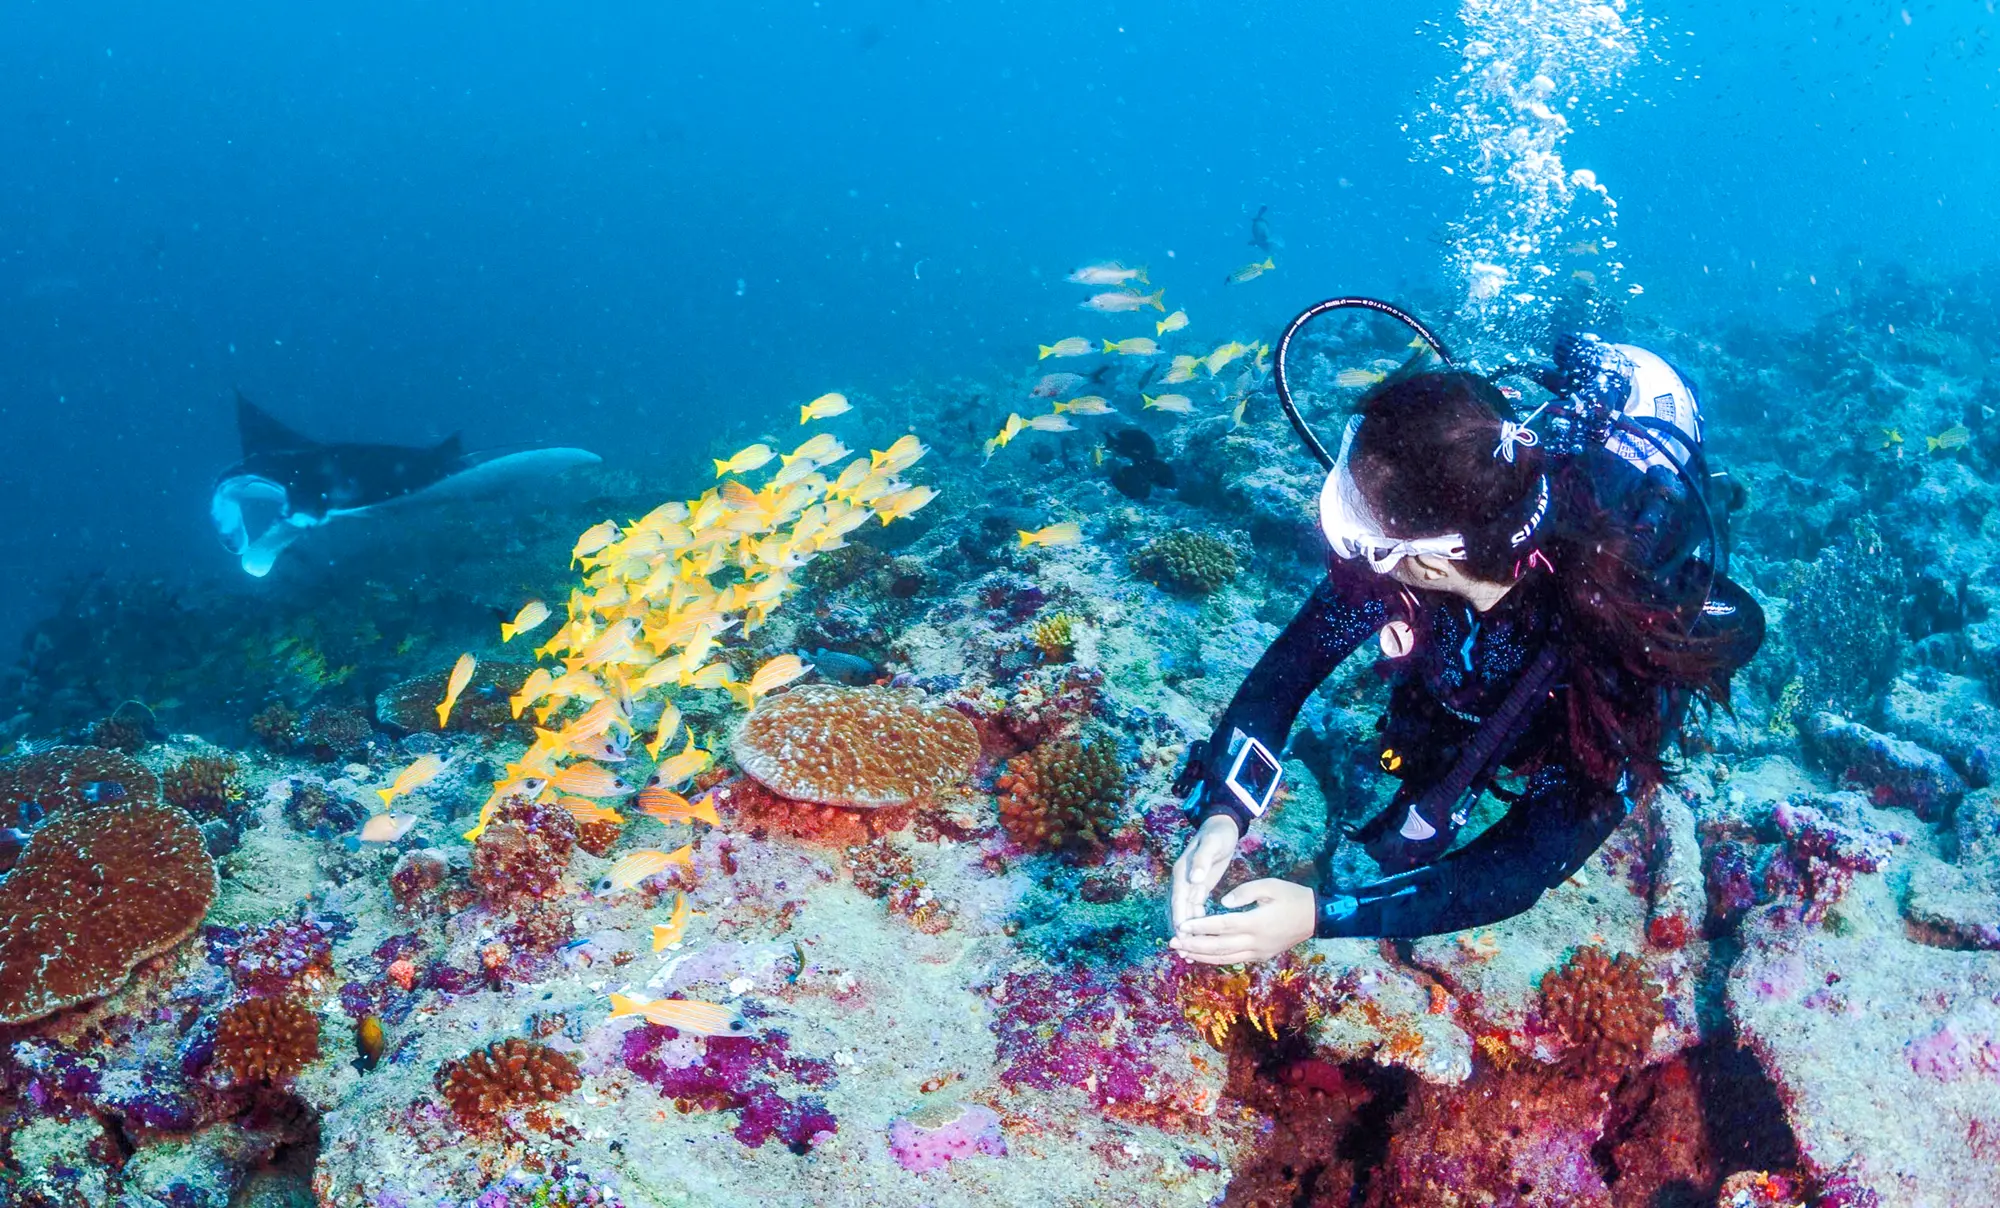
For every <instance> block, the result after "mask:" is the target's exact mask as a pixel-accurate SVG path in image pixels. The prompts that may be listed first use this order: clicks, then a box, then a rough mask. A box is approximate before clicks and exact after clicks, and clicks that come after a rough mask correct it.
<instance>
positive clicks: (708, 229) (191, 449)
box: [0, 0, 2000, 644]
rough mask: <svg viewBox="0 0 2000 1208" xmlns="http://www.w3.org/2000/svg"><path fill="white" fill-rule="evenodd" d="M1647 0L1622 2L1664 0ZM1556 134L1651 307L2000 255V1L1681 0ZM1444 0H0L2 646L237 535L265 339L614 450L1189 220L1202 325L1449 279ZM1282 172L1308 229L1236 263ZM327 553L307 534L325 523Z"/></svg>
mask: <svg viewBox="0 0 2000 1208" xmlns="http://www.w3.org/2000/svg"><path fill="white" fill-rule="evenodd" d="M1639 12H1640V10H1638V9H1636V8H1635V9H1634V10H1632V13H1633V14H1637V13H1639ZM1643 20H1644V21H1645V22H1646V23H1647V25H1648V34H1647V39H1646V53H1645V54H1644V55H1643V56H1642V57H1641V59H1640V61H1638V62H1637V63H1635V64H1634V65H1633V66H1632V67H1631V68H1630V69H1629V71H1628V72H1627V74H1626V76H1625V79H1624V82H1623V84H1622V85H1621V86H1620V88H1619V90H1618V92H1617V94H1616V95H1614V96H1611V97H1606V98H1600V99H1599V100H1598V101H1597V103H1596V104H1595V106H1594V108H1595V111H1596V113H1597V116H1598V118H1599V119H1600V122H1599V124H1598V125H1595V126H1591V127H1585V128H1583V129H1582V130H1580V132H1579V133H1578V134H1577V135H1576V136H1575V137H1574V138H1573V139H1572V140H1571V141H1570V142H1569V144H1568V145H1567V147H1566V148H1565V158H1566V160H1568V161H1569V163H1570V164H1571V165H1572V166H1577V167H1589V168H1591V169H1593V170H1594V171H1596V172H1597V174H1598V176H1599V177H1600V179H1602V180H1603V181H1604V182H1605V184H1606V185H1608V186H1609V188H1610V189H1611V191H1612V192H1613V194H1614V195H1616V196H1617V197H1618V198H1619V200H1620V211H1621V221H1620V229H1619V235H1618V237H1619V240H1620V243H1621V251H1622V253H1623V254H1624V256H1625V260H1626V263H1627V264H1628V266H1629V267H1628V268H1627V270H1626V274H1625V280H1627V281H1629V282H1634V283H1640V284H1643V286H1644V288H1645V290H1646V293H1645V295H1644V296H1643V297H1642V298H1640V299H1637V300H1635V301H1634V302H1633V305H1634V306H1635V307H1645V308H1649V309H1651V310H1652V311H1653V312H1654V313H1656V314H1658V315H1659V316H1660V317H1662V318H1665V319H1667V320H1668V321H1670V322H1678V323H1691V322H1694V321H1696V320H1697V319H1699V318H1700V317H1701V316H1702V315H1703V314H1705V313H1710V314H1724V315H1744V316H1766V317H1768V318H1769V319H1770V320H1771V321H1773V322H1782V323H1795V322H1798V321H1801V320H1802V319H1804V318H1805V317H1808V316H1810V315H1812V314H1815V313H1818V312H1820V311H1822V310H1824V309H1826V308H1828V307H1830V306H1833V305H1836V304H1837V299H1836V298H1834V297H1833V296H1832V292H1831V291H1832V290H1833V289H1834V288H1837V287H1838V286H1839V285H1840V284H1841V282H1843V281H1844V280H1845V279H1846V276H1847V275H1848V274H1850V273H1851V272H1852V271H1853V269H1854V267H1855V265H1856V264H1857V262H1859V263H1860V264H1861V265H1862V266H1864V267H1865V266H1869V265H1872V264H1880V263H1884V262H1887V261H1890V260H1900V261H1903V262H1906V263H1909V264H1911V265H1912V266H1916V267H1920V268H1927V269H1931V270H1936V271H1944V272H1949V271H1951V270H1953V269H1955V268H1962V267H1971V266H1975V265H1979V264H1983V263H1986V262H1988V261H1990V260H1992V259H1993V258H1994V257H1995V255H1996V239H2000V224H1996V222H1995V221H1994V216H1995V215H1996V214H2000V108H1996V105H2000V91H1997V90H1996V85H2000V50H1996V49H1995V46H1994V43H1995V40H1996V38H2000V18H1996V16H1995V15H1994V13H1993V12H1992V6H1991V4H1990V3H1987V2H1985V0H1951V2H1945V0H1940V2H1938V3H1931V4H1912V5H1910V6H1909V7H1907V8H1905V7H1903V6H1901V5H1899V4H1894V3H1891V4H1873V3H1870V4H1852V3H1848V4H1813V5H1778V4H1759V5H1748V6H1746V5H1741V4H1723V3H1718V2H1715V0H1676V2H1673V3H1666V2H1661V3H1656V4H1652V5H1648V6H1646V7H1645V8H1644V10H1643ZM1457 27H1458V17H1457V12H1456V8H1455V6H1453V5H1448V4H1442V3H1436V2H1435V0H1420V2H1419V3H1415V4H1409V5H1386V4H1371V5H1360V4H1345V3H1336V4H1326V3H1320V4H1307V5H1277V4H1263V3H1248V4H1246V3H1224V2H1220V0H1194V2H1187V3H1179V4H1172V5H1162V4H1157V3H1147V4H1141V3H1131V2H1122V0H1119V2H1114V0H1062V2H1061V3H1056V2H1053V0H1032V2H1027V0H1015V2H998V3H981V4H959V3H944V2H941V0H859V2H848V0H822V2H820V3H813V2H811V0H785V2H781V3H738V4H728V5H695V4H687V3H667V2H662V3H653V4H643V5H641V4H630V3H605V4H595V5H552V4H541V5H534V4H521V3H486V4H478V5H465V4H442V3H398V4H379V3H350V4H341V5H329V4H319V3H301V4H294V5H285V6H269V5H256V6H252V5H242V4H232V3H213V4H202V5H191V4H181V3H170V2H161V0H154V2H152V3H147V4H103V3H89V2H84V3H78V2H75V0H64V2H62V3H26V2H23V0H8V2H6V3H5V4H4V5H0V581H3V582H4V583H5V585H6V586H5V590H4V592H0V644H11V643H12V642H13V641H15V640H16V635H17V634H18V632H19V629H20V627H21V626H22V625H23V624H24V623H25V622H26V621H27V620H29V619H31V618H32V617H33V616H34V615H35V614H36V612H37V611H38V610H40V609H43V608H46V607H47V602H48V600H49V597H50V595H51V594H52V592H53V589H54V587H55V585H57V584H58V583H60V581H61V580H62V578H63V577H64V576H65V575H68V574H71V573H75V572H77V571H83V570H89V569H94V568H109V569H112V570H114V571H119V572H135V573H155V572H160V573H167V574H170V575H174V576H194V575H219V574H225V573H234V571H233V566H232V564H231V562H230V560H229V559H228V558H227V557H226V555H224V553H223V552H222V550H221V549H220V548H219V547H218V546H217V545H216V543H215V541H214V539H213V536H212V534H211V533H210V531H209V529H208V526H207V520H206V513H205V509H206V501H207V492H208V489H209V486H210V484H211V483H212V481H213V478H214V475H215V473H216V471H217V470H219V469H220V468H222V467H223V466H225V465H226V464H227V463H229V462H230V461H231V460H233V458H234V456H235V432H234V426H233V419H232V415H231V411H230V408H229V406H228V400H229V398H230V392H231V390H232V389H233V388H235V387H241V388H242V389H243V390H245V391H246V392H247V393H248V394H249V395H250V396H251V397H253V398H255V399H258V400H259V401H262V402H264V403H265V404H267V405H268V406H269V407H270V408H271V409H273V410H274V411H276V412H277V413H278V414H280V415H281V416H284V417H285V418H287V419H289V420H291V421H292V422H294V423H296V424H297V425H299V426H301V427H303V428H305V429H306V430H308V431H311V432H314V433H316V434H320V435H324V436H327V437H330V438H332V437H339V438H348V439H357V438H364V439H380V440H392V441H419V440H427V439H435V438H437V437H440V436H443V435H444V434H446V433H448V432H451V431H454V430H461V429H462V430H463V431H464V432H465V433H466V437H467V442H468V444H470V445H472V446H475V447H477V446H481V445H488V444H501V443H511V442H518V441H544V442H561V443H572V444H580V445H584V446H586V447H590V448H594V449H597V450H599V451H601V452H604V453H605V454H607V456H608V457H609V458H610V460H611V461H612V462H613V463H614V464H630V465H640V464H644V463H645V462H646V461H647V460H648V459H657V458H660V457H663V456H672V455H676V454H680V455H685V454H686V453H687V451H688V448H689V446H690V444H693V445H697V446H706V445H707V443H708V442H709V441H710V440H711V439H715V438H718V437H720V436H723V435H725V434H727V435H730V436H731V438H733V437H734V430H735V429H738V428H740V429H742V430H744V431H754V430H755V429H756V428H757V427H758V426H760V425H762V424H764V423H767V422H769V421H770V420H772V419H774V418H777V417H780V416H781V415H782V414H783V413H784V412H785V410H786V409H787V408H790V407H794V406H796V405H797V403H798V402H800V401H803V400H804V399H806V398H810V397H812V396H813V395H815V394H818V393H819V392H821V391H823V390H827V389H848V390H855V391H863V392H866V391H869V390H879V389H885V388H887V387H889V386H892V385H894V384H896V383H898V382H901V381H905V380H909V379H911V378H913V377H915V378H933V379H935V378H943V377H947V376H949V375H952V374H957V373H966V374H973V375H991V374H995V373H1006V374H1014V373H1019V372H1022V371H1023V370H1025V368H1026V367H1027V365H1028V363H1029V362H1031V361H1032V358H1033V344H1034V343H1035V342H1037V341H1047V340H1051V339H1054V338H1057V337H1060V336H1065V335H1071V334H1080V333H1096V332H1098V331H1101V330H1106V326H1105V323H1104V321H1103V320H1101V319H1097V317H1096V316H1089V315H1085V314H1082V313H1081V312H1078V311H1077V310H1076V309H1075V308H1074V306H1075V300H1076V293H1075V290H1074V287H1071V286H1067V285H1062V284H1061V283H1060V277H1061V275H1062V274H1063V273H1064V272H1065V271H1067V270H1068V269H1069V268H1070V267H1072V266H1073V265H1075V264H1077V263H1080V262H1083V261H1085V260H1087V259H1091V258H1099V257H1122V258H1125V259H1126V260H1127V261H1128V262H1133V263H1147V264H1150V265H1151V266H1152V267H1153V271H1154V277H1155V280H1156V282H1158V283H1162V284H1166V285H1167V286H1168V287H1169V289H1170V294H1169V298H1170V300H1171V301H1172V302H1174V303H1178V304H1180V305H1184V306H1186V307H1187V308H1188V309H1189V310H1190V312H1191V313H1193V314H1194V315H1195V316H1196V318H1197V321H1198V323H1200V324H1201V326H1202V327H1203V328H1204V329H1205V330H1212V331H1215V332H1217V333H1218V334H1220V333H1223V332H1225V331H1227V332H1231V333H1235V332H1240V333H1242V334H1245V335H1248V334H1251V333H1253V332H1263V333H1266V334H1268V333H1269V332H1270V331H1272V330H1274V329H1275V328H1276V326H1277V325H1278V324H1280V323H1281V322H1282V321H1283V320H1284V319H1285V318H1286V317H1287V316H1288V315H1289V314H1290V313H1291V312H1292V311H1294V310H1296V309H1297V308H1298V307H1299V306H1301V305H1303V304H1304V303H1306V302H1309V301H1311V300H1313V299H1315V298H1317V297H1320V296H1323V295H1324V294H1327V293H1332V292H1340V291H1375V292H1381V293H1384V294H1388V295H1392V296H1409V295H1412V294H1415V293H1418V292H1421V291H1422V290H1424V289H1426V288H1429V289H1431V290H1433V291H1439V292H1456V291H1457V290H1458V288H1459V287H1458V286H1457V285H1456V284H1455V283H1451V282H1447V281H1443V280H1441V279H1440V273H1441V269H1442V265H1443V263H1444V258H1443V254H1442V253H1443V248H1442V247H1441V246H1440V241H1441V240H1443V239H1444V238H1446V237H1447V234H1448V230H1449V227H1450V224H1451V223H1452V222H1453V221H1454V220H1456V219H1459V218H1461V217H1463V216H1464V214H1465V211H1466V205H1467V201H1466V197H1465V194H1464V192H1463V186H1462V185H1461V183H1460V182H1459V180H1458V179H1456V178H1453V177H1449V176H1446V175H1445V174H1443V173H1442V172H1441V171H1440V170H1439V168H1438V167H1437V165H1436V164H1435V163H1433V162H1429V161H1427V160H1425V159H1423V158H1422V157H1420V156H1418V155H1417V154H1416V152H1417V145H1416V141H1415V138H1414V137H1413V135H1412V134H1411V133H1409V132H1408V131H1406V130H1405V129H1404V126H1405V124H1406V123H1407V122H1408V121H1409V119H1410V118H1411V116H1412V115H1413V114H1414V113H1416V112H1417V111H1418V110H1419V109H1420V108H1421V107H1422V106H1423V105H1425V104H1427V103H1428V102H1429V100H1430V99H1432V98H1433V97H1435V96H1437V95H1438V87H1439V85H1438V83H1437V82H1438V80H1439V79H1440V78H1441V77H1449V76H1450V75H1451V74H1452V73H1453V72H1454V71H1455V70H1456V68H1457V66H1458V59H1457V57H1456V55H1455V54H1454V53H1452V52H1451V51H1450V50H1449V49H1447V48H1446V45H1445V42H1446V35H1447V34H1449V33H1450V32H1451V31H1453V30H1454V29H1456V28H1457ZM1261 204H1268V205H1270V206H1271V208H1272V210H1271V221H1272V226H1273V229H1274V232H1275V233H1276V234H1278V235H1279V236H1280V237H1281V238H1283V239H1284V241H1285V244H1286V246H1285V248H1284V249H1283V250H1282V251H1281V252H1280V253H1279V256H1278V259H1279V262H1280V265H1281V268H1280V270H1279V271H1277V272H1274V273H1272V274H1270V275H1268V276H1267V277H1265V278H1264V279H1262V280H1260V281H1258V282H1255V283H1252V284H1251V285H1249V286H1246V287H1242V288H1236V289H1230V288H1225V287H1224V286H1223V284H1222V279H1223V277H1224V275H1225V274H1227V273H1228V272H1229V271H1230V270H1232V269H1234V268H1236V267H1238V266H1239V265H1241V264H1243V263H1244V262H1246V261H1247V260H1249V259H1251V255H1250V249H1249V248H1248V247H1246V246H1245V240H1246V236H1247V227H1248V222H1249V217H1250V214H1251V213H1252V212H1254V211H1255V209H1256V208H1257V206H1259V205H1261ZM307 556H309V555H307Z"/></svg>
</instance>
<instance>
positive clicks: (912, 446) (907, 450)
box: [868, 432, 930, 474]
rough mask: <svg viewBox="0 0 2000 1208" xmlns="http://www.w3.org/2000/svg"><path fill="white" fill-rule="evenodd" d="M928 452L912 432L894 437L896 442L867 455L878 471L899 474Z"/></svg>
mask: <svg viewBox="0 0 2000 1208" xmlns="http://www.w3.org/2000/svg"><path fill="white" fill-rule="evenodd" d="M928 452H930V450H929V449H927V448H925V447H924V443H923V442H922V441H920V440H918V439H917V434H916V433H914V432H911V433H908V434H906V435H903V436H899V437H897V438H896V443H894V444H892V445H890V446H889V447H888V448H886V449H878V450H876V451H874V452H872V453H870V454H869V455H868V461H869V463H870V464H871V465H873V466H874V467H875V469H876V471H877V472H878V473H882V474H901V473H902V472H903V471H904V470H907V469H909V468H910V467H911V466H913V465H916V464H917V462H918V461H919V460H920V459H921V458H922V457H923V455H924V454H926V453H928Z"/></svg>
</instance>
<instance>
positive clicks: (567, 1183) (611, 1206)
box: [472, 1163, 624, 1208]
mask: <svg viewBox="0 0 2000 1208" xmlns="http://www.w3.org/2000/svg"><path fill="white" fill-rule="evenodd" d="M623 1205H624V1201H623V1200H621V1199H619V1198H618V1193H617V1192H615V1191H613V1190H611V1187H610V1177H609V1176H608V1175H596V1176H590V1175H586V1174H584V1173H583V1172H582V1171H578V1170H573V1169H570V1168H569V1167H568V1166H566V1165H564V1164H562V1163H557V1165H556V1168H555V1169H554V1170H551V1171H546V1172H537V1171H530V1170H521V1169H515V1170H510V1171H508V1172H507V1177H506V1178H504V1179H501V1180H500V1181H499V1182H498V1183H495V1184H494V1185H493V1186H491V1187H488V1188H487V1189H486V1190H484V1191H482V1192H480V1193H479V1198H478V1199H476V1200H474V1201H473V1203H472V1208H623Z"/></svg>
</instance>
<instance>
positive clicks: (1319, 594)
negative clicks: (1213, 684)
mask: <svg viewBox="0 0 2000 1208" xmlns="http://www.w3.org/2000/svg"><path fill="white" fill-rule="evenodd" d="M1364 576H1366V577H1364ZM1383 582H1385V581H1384V580H1381V579H1379V578H1377V577H1376V576H1374V575H1372V574H1368V573H1367V572H1363V571H1359V570H1357V569H1355V568H1353V567H1351V566H1349V565H1347V564H1346V563H1337V564H1335V565H1334V567H1333V569H1332V570H1331V571H1329V572H1328V574H1327V577H1326V578H1325V579H1324V580H1323V581H1322V582H1321V583H1320V585H1319V587H1318V588H1316V589H1314V591H1313V594H1312V596H1311V597H1310V598H1309V599H1307V600H1306V603H1305V606H1304V607H1302V608H1300V609H1299V612H1298V615H1297V616H1295V617H1293V618H1292V622H1291V624H1289V625H1287V626H1285V631H1284V632H1283V633H1281V634H1279V635H1278V638H1277V640H1276V641H1274V642H1272V643H1271V645H1270V646H1269V647H1268V648H1267V649H1266V650H1265V651H1264V655H1263V657H1262V658H1260V659H1258V660H1257V665H1256V666H1255V667H1252V668H1251V669H1250V674H1249V675H1247V676H1245V677H1244V679H1243V685H1242V687H1240V688H1238V689H1237V690H1236V696H1235V698H1234V699H1233V700H1231V701H1230V702H1229V707H1228V708H1227V709H1224V710H1223V711H1222V717H1221V718H1220V720H1218V721H1217V722H1216V724H1215V733H1214V734H1213V735H1212V736H1210V738H1209V741H1208V752H1209V754H1208V767H1207V768H1206V770H1205V773H1204V776H1203V780H1202V784H1203V793H1202V803H1201V807H1200V810H1199V812H1198V813H1197V815H1196V821H1197V823H1200V822H1205V821H1207V820H1208V819H1209V818H1210V817H1213V816H1214V815H1216V814H1227V815H1229V816H1230V817H1232V818H1234V819H1236V829H1237V832H1238V833H1239V834H1247V833H1249V830H1250V812H1249V811H1248V810H1246V809H1244V808H1243V806H1242V804H1241V803H1240V802H1238V801H1237V800H1236V799H1235V797H1234V795H1232V794H1231V793H1230V791H1229V790H1228V788H1226V787H1225V786H1224V785H1223V783H1222V781H1223V777H1224V776H1226V775H1227V774H1228V772H1229V763H1228V758H1229V757H1228V751H1229V740H1230V735H1232V734H1233V733H1235V732H1236V731H1238V730H1241V731H1242V732H1243V733H1244V734H1246V735H1248V736H1250V737H1251V738H1255V739H1256V740H1257V741H1258V742H1261V743H1263V744H1264V745H1265V746H1266V747H1268V748H1270V750H1272V751H1273V752H1281V751H1283V750H1284V747H1285V741H1286V739H1287V737H1289V736H1290V734H1291V732H1292V723H1293V722H1295V721H1297V720H1298V716H1299V710H1300V709H1301V708H1303V707H1304V706H1305V703H1306V697H1308V696H1311V695H1312V693H1313V690H1314V689H1315V688H1318V687H1319V685H1320V682H1321V681H1322V680H1324V679H1326V677H1327V676H1329V675H1331V674H1332V673H1333V669H1334V668H1336V667H1338V666H1340V664H1341V663H1342V662H1343V661H1344V660H1345V659H1346V658H1347V656H1348V655H1350V654H1352V653H1354V649H1355V647H1357V646H1359V645H1360V644H1361V643H1362V641H1363V640H1364V639H1366V638H1367V637H1369V636H1370V635H1371V634H1373V633H1375V632H1376V631H1377V630H1379V629H1381V628H1382V626H1383V625H1384V624H1386V623H1387V622H1388V619H1389V611H1388V605H1387V603H1386V601H1387V598H1388V596H1387V593H1386V592H1385V591H1384V590H1383V587H1382V584H1383Z"/></svg>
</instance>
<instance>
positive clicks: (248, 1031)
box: [215, 998, 319, 1082]
mask: <svg viewBox="0 0 2000 1208" xmlns="http://www.w3.org/2000/svg"><path fill="white" fill-rule="evenodd" d="M317 1060H319V1017H318V1016H316V1015H314V1014H313V1013H312V1008H310V1007H308V1006H306V1005H305V1004H304V1003H302V1002H300V1001H298V1000H297V999H293V998H249V999H245V1000H243V1001H242V1002H238V1003H235V1004H233V1005H232V1006H230V1007H228V1008H226V1009H224V1010H223V1012H222V1015H221V1017H220V1018H219V1019H218V1020H217V1021H216V1025H215V1061H216V1064H218V1065H220V1066H221V1067H222V1068H223V1069H225V1070H228V1071H229V1073H230V1075H231V1076H232V1077H234V1078H235V1079H236V1080H237V1081H238V1082H259V1081H261V1082H284V1081H286V1080H288V1079H290V1078H292V1077H293V1076H295V1075H297V1074H298V1072H299V1071H300V1070H303V1069H305V1067H306V1066H308V1065H310V1064H312V1063H313V1062H315V1061H317Z"/></svg>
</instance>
